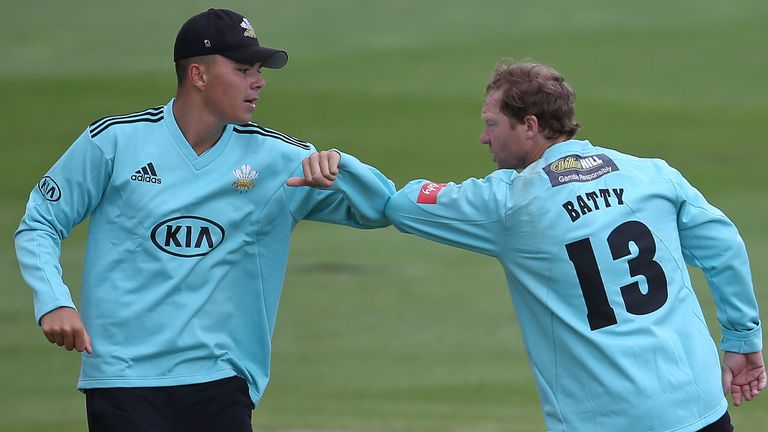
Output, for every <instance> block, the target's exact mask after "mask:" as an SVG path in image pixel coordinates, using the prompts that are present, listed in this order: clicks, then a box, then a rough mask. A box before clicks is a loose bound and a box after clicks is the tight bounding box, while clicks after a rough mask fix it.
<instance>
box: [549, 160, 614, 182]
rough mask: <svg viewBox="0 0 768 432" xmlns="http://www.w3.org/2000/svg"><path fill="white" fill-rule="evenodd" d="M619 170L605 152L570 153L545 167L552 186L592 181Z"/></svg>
mask: <svg viewBox="0 0 768 432" xmlns="http://www.w3.org/2000/svg"><path fill="white" fill-rule="evenodd" d="M618 170H619V167H618V166H616V162H614V161H613V159H611V158H610V157H608V155H605V154H596V155H590V156H580V155H577V154H573V155H568V156H564V157H561V158H560V159H558V160H556V161H554V162H552V163H551V164H549V165H546V166H545V167H544V172H545V173H546V174H547V177H549V183H550V184H551V185H552V187H556V186H560V185H564V184H568V183H573V182H580V183H585V182H591V181H592V180H596V179H599V178H600V177H602V176H604V175H606V174H610V173H612V172H614V171H618Z"/></svg>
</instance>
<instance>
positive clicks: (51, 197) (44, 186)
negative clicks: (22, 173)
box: [37, 176, 61, 202]
mask: <svg viewBox="0 0 768 432" xmlns="http://www.w3.org/2000/svg"><path fill="white" fill-rule="evenodd" d="M37 189H38V190H39V191H40V193H41V194H43V197H45V199H47V200H48V201H51V202H56V201H58V200H60V199H61V188H60V187H59V184H58V183H56V180H54V179H52V178H51V177H49V176H45V177H43V179H42V180H40V183H38V184H37Z"/></svg>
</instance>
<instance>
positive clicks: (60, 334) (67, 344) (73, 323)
mask: <svg viewBox="0 0 768 432" xmlns="http://www.w3.org/2000/svg"><path fill="white" fill-rule="evenodd" d="M40 326H41V328H42V330H43V334H44V335H45V338H46V339H48V342H50V343H53V344H56V345H58V346H60V347H64V349H66V350H67V351H72V350H75V351H78V352H83V351H85V352H87V353H89V354H91V353H93V349H92V348H91V338H90V336H89V335H88V332H87V331H86V330H85V326H83V322H82V321H81V319H80V314H79V313H78V312H77V311H76V310H74V309H72V308H66V307H62V308H58V309H54V310H53V311H51V312H49V313H47V314H46V315H44V316H43V318H42V319H41V320H40Z"/></svg>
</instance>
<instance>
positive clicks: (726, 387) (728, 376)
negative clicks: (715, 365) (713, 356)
mask: <svg viewBox="0 0 768 432" xmlns="http://www.w3.org/2000/svg"><path fill="white" fill-rule="evenodd" d="M722 371H723V376H722V380H723V395H727V394H728V393H730V392H731V381H732V380H733V372H731V370H730V369H729V368H727V367H723V368H722Z"/></svg>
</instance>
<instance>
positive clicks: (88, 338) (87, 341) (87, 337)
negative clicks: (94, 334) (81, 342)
mask: <svg viewBox="0 0 768 432" xmlns="http://www.w3.org/2000/svg"><path fill="white" fill-rule="evenodd" d="M83 332H84V333H85V334H84V336H85V352H87V353H88V354H93V348H91V336H90V335H89V334H88V330H85V329H83Z"/></svg>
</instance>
